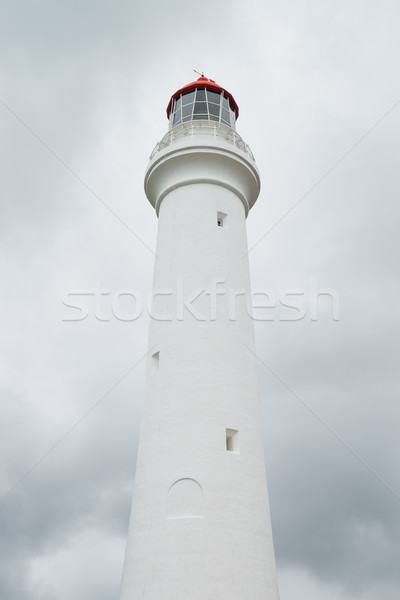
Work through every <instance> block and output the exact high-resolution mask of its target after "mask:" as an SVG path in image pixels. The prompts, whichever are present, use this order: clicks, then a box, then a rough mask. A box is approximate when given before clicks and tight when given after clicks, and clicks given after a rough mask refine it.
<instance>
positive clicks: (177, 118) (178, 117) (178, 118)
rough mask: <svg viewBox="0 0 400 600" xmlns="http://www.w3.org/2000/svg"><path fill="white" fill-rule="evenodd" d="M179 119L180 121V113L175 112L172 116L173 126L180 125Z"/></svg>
mask: <svg viewBox="0 0 400 600" xmlns="http://www.w3.org/2000/svg"><path fill="white" fill-rule="evenodd" d="M181 119H182V111H181V110H177V111H176V113H175V114H174V125H177V124H178V123H180V122H181Z"/></svg>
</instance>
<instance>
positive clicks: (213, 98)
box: [170, 88, 235, 129]
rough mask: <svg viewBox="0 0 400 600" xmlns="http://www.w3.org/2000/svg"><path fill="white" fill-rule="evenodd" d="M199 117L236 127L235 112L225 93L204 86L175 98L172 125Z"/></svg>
mask: <svg viewBox="0 0 400 600" xmlns="http://www.w3.org/2000/svg"><path fill="white" fill-rule="evenodd" d="M199 119H201V120H207V121H216V122H220V123H223V124H224V125H227V126H228V127H232V128H233V129H234V128H235V113H234V111H233V110H232V109H231V107H230V104H229V99H228V98H226V97H225V96H224V95H223V94H219V93H217V92H213V91H210V90H206V89H204V88H200V89H199V88H197V89H196V90H194V91H193V92H189V93H187V94H182V95H181V96H180V97H179V98H177V99H176V100H175V102H174V106H173V112H172V114H171V118H170V127H174V126H175V125H179V123H187V122H188V121H191V120H199Z"/></svg>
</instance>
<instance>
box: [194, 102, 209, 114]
mask: <svg viewBox="0 0 400 600" xmlns="http://www.w3.org/2000/svg"><path fill="white" fill-rule="evenodd" d="M194 114H195V115H198V114H201V115H202V114H207V102H196V104H195V105H194Z"/></svg>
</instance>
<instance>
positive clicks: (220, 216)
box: [217, 212, 226, 227]
mask: <svg viewBox="0 0 400 600" xmlns="http://www.w3.org/2000/svg"><path fill="white" fill-rule="evenodd" d="M225 219H226V214H225V213H223V212H217V225H218V227H225V225H226V221H225Z"/></svg>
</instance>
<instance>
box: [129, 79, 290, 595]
mask: <svg viewBox="0 0 400 600" xmlns="http://www.w3.org/2000/svg"><path fill="white" fill-rule="evenodd" d="M238 116H239V108H238V105H237V104H236V102H235V99H234V98H233V96H232V94H230V93H229V92H228V91H227V90H225V89H223V88H222V87H221V86H219V85H218V84H217V83H215V82H214V81H212V80H210V79H207V78H206V77H204V76H201V77H200V78H199V79H197V80H196V81H194V82H192V83H189V84H188V85H186V86H184V87H182V88H181V89H179V90H178V91H177V92H175V94H173V96H172V97H171V99H170V101H169V104H168V107H167V117H168V120H169V130H168V132H167V133H166V134H165V135H164V137H163V138H162V139H161V141H160V142H159V143H158V144H157V146H156V148H155V149H154V150H153V152H152V154H151V157H150V162H149V165H148V167H147V170H146V173H145V183H144V186H145V192H146V196H147V198H148V199H149V201H150V203H151V204H152V206H153V207H154V209H155V212H156V214H157V216H158V236H157V249H156V258H155V269H154V281H153V293H152V307H151V322H150V331H149V346H148V347H149V353H148V361H147V375H146V391H145V398H144V405H143V411H142V417H141V426H140V436H139V448H138V456H137V465H136V475H135V484H134V492H133V502H132V511H131V518H130V524H129V532H128V541H127V549H126V555H125V562H124V567H123V575H122V584H121V594H120V600H278V588H277V582H276V570H275V558H274V549H273V540H272V530H271V520H270V511H269V503H268V492H267V484H266V476H265V465H264V453H263V442H262V436H261V424H260V414H259V400H258V394H257V374H256V364H255V354H254V351H253V349H254V332H253V322H252V318H251V310H250V307H249V302H248V299H249V292H250V278H249V267H248V258H247V237H246V217H247V215H248V213H249V210H250V209H251V207H252V206H253V205H254V203H255V202H256V200H257V197H258V195H259V191H260V177H259V173H258V170H257V167H256V164H255V161H254V157H253V155H252V152H251V150H250V149H249V147H248V146H247V145H246V144H245V143H244V141H243V140H242V138H241V137H240V136H239V135H238V134H237V133H236V120H237V118H238Z"/></svg>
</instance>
